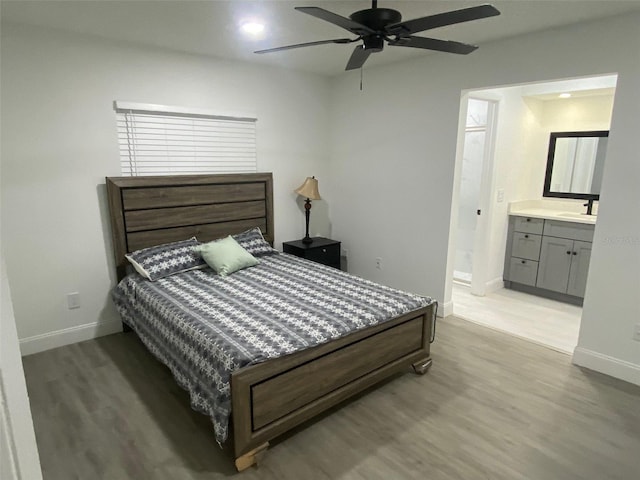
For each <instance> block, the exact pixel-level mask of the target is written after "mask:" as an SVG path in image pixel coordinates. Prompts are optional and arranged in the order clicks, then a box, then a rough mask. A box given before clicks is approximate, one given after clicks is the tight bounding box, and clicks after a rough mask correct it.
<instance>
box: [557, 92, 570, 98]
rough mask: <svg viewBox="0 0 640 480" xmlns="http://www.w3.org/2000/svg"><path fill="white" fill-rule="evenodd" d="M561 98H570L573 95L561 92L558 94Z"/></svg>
mask: <svg viewBox="0 0 640 480" xmlns="http://www.w3.org/2000/svg"><path fill="white" fill-rule="evenodd" d="M558 96H559V97H560V98H569V97H571V94H570V93H561V94H560V95H558Z"/></svg>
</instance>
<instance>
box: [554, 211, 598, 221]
mask: <svg viewBox="0 0 640 480" xmlns="http://www.w3.org/2000/svg"><path fill="white" fill-rule="evenodd" d="M556 215H557V216H558V217H567V218H579V219H580V220H582V221H584V222H590V223H596V216H595V215H587V214H586V213H575V212H560V213H557V214H556Z"/></svg>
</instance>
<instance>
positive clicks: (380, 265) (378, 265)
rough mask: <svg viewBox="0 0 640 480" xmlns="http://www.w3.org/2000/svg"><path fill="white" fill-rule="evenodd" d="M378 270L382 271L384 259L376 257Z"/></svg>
mask: <svg viewBox="0 0 640 480" xmlns="http://www.w3.org/2000/svg"><path fill="white" fill-rule="evenodd" d="M376 268H377V269H378V270H382V258H380V257H376Z"/></svg>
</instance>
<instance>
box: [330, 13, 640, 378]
mask: <svg viewBox="0 0 640 480" xmlns="http://www.w3.org/2000/svg"><path fill="white" fill-rule="evenodd" d="M639 22H640V15H638V14H633V15H627V16H624V17H617V18H612V19H605V20H601V21H598V22H593V23H585V24H580V25H575V26H570V27H566V28H563V29H557V30H548V31H544V32H540V33H537V34H531V35H526V36H521V37H517V38H510V39H508V40H506V41H500V42H494V43H489V44H486V45H482V46H481V48H480V49H479V50H478V51H477V52H474V53H473V54H472V55H469V56H468V57H458V56H454V55H444V54H434V55H429V56H425V57H424V59H423V60H421V61H412V62H402V63H397V64H394V65H389V66H384V67H380V68H371V69H368V70H365V79H364V80H365V82H364V91H363V92H360V91H359V90H358V82H359V74H358V72H354V73H353V74H351V75H345V76H342V77H340V78H337V79H335V81H334V83H333V89H334V90H333V102H332V108H333V111H332V118H333V119H334V122H333V125H332V152H331V168H332V173H333V181H332V185H331V191H330V192H329V194H327V193H325V195H326V196H327V198H328V199H329V202H330V203H331V204H337V205H341V208H340V210H334V211H333V212H332V217H331V219H332V224H333V235H334V236H335V237H336V238H340V239H341V240H343V242H344V244H345V246H346V247H347V248H348V249H349V264H350V268H351V271H353V272H355V273H356V274H360V275H363V276H365V277H369V278H373V279H376V280H381V281H383V282H385V283H388V284H390V285H394V286H398V287H401V288H406V289H409V290H413V291H415V292H419V293H425V294H431V295H433V296H434V297H436V298H438V299H439V300H441V301H444V302H445V303H447V302H450V299H451V286H450V283H451V282H450V279H451V275H452V267H453V252H448V250H447V246H448V244H449V235H450V221H449V220H450V214H451V213H452V212H455V209H456V208H457V205H455V203H454V201H453V200H454V195H453V186H454V177H455V174H456V173H458V172H455V168H454V163H455V162H454V160H455V155H456V132H457V128H458V112H459V103H460V93H461V91H462V90H467V89H481V88H488V87H497V86H501V85H514V84H521V83H527V82H535V81H546V80H554V79H559V78H571V77H578V76H591V75H599V74H610V73H616V72H617V73H618V74H619V77H618V85H617V90H616V101H615V106H614V111H613V120H612V126H611V132H612V134H611V137H610V139H609V140H610V143H609V154H608V156H607V165H606V171H605V174H604V181H603V188H602V195H601V202H600V215H599V219H598V223H597V225H596V233H595V238H594V245H593V252H592V260H591V271H590V276H589V285H588V287H587V297H586V300H585V305H584V314H583V321H582V328H581V334H580V341H579V347H578V348H579V349H580V348H582V349H583V351H584V352H586V353H585V355H584V356H582V357H580V358H578V356H576V361H580V362H581V363H583V364H588V362H589V361H590V360H585V358H588V359H593V358H598V359H602V356H604V357H605V360H603V361H605V363H606V364H607V365H609V366H612V367H611V368H614V369H616V370H615V372H614V373H615V374H616V375H617V376H620V377H624V378H627V379H631V380H634V381H637V383H640V376H638V372H640V343H637V342H634V341H633V340H632V338H631V337H632V330H633V325H634V324H635V323H636V322H637V321H638V320H637V319H638V318H640V303H638V302H637V301H636V299H635V297H637V294H638V285H639V284H640V281H639V275H640V253H639V250H640V248H639V247H640V245H639V244H640V223H638V222H633V221H629V216H628V212H629V211H630V209H629V207H630V206H632V207H633V210H632V211H637V210H638V207H640V203H639V202H640V196H638V195H637V182H638V179H639V178H640V171H639V169H640V162H638V161H636V160H637V139H636V137H637V112H638V111H640V103H639V89H638V87H637V86H638V85H640V56H638V55H637V54H633V53H629V52H628V51H627V50H625V49H621V48H619V46H620V45H638V44H639V43H640V30H638V28H637V25H638V24H639ZM567 59H571V61H567ZM616 242H617V243H616ZM621 242H626V243H624V244H621ZM375 257H383V263H384V270H382V271H380V270H376V269H375V266H374V258H375ZM612 279H615V281H612ZM598 356H600V357H598ZM591 365H592V366H593V364H591ZM598 368H600V369H603V367H602V366H599V367H598ZM634 375H635V376H634Z"/></svg>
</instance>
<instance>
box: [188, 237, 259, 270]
mask: <svg viewBox="0 0 640 480" xmlns="http://www.w3.org/2000/svg"><path fill="white" fill-rule="evenodd" d="M194 250H195V251H196V252H198V253H199V254H200V255H201V256H202V258H203V259H204V261H205V262H207V265H209V266H210V267H211V268H213V269H214V270H215V271H216V273H217V274H218V275H220V276H221V277H225V276H227V275H230V274H232V273H233V272H237V271H238V270H242V269H243V268H247V267H253V266H254V265H258V263H260V262H259V261H258V260H257V259H256V257H254V256H253V255H251V254H250V253H249V252H247V251H246V250H245V249H244V248H242V247H241V246H240V244H239V243H238V242H236V241H235V240H234V239H233V238H232V237H231V236H228V237H226V238H223V239H221V240H214V241H213V242H209V243H205V244H202V245H199V246H197V247H195V249H194Z"/></svg>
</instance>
